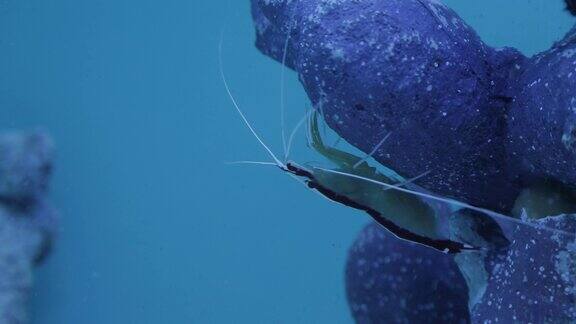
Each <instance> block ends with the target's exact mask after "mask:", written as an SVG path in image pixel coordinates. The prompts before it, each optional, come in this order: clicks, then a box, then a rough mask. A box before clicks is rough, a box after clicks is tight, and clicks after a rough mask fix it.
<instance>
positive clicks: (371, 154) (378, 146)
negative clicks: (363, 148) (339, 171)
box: [352, 132, 392, 169]
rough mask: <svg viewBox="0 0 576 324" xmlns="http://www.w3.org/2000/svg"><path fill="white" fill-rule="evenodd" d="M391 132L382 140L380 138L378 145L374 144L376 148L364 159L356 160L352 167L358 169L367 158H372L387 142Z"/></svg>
mask: <svg viewBox="0 0 576 324" xmlns="http://www.w3.org/2000/svg"><path fill="white" fill-rule="evenodd" d="M391 134H392V132H389V133H388V134H386V136H384V138H383V139H382V140H380V142H379V143H378V144H376V146H374V148H373V149H372V151H371V152H370V154H368V155H366V156H365V157H364V158H363V159H362V160H360V161H358V162H356V164H354V165H353V166H352V169H356V168H357V167H358V166H359V165H360V164H362V163H364V162H366V160H368V159H369V158H371V157H372V156H373V155H374V154H375V153H376V151H378V150H379V149H380V147H382V145H383V144H384V142H386V140H387V139H388V137H390V135H391Z"/></svg>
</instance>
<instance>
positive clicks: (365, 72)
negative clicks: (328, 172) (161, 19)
mask: <svg viewBox="0 0 576 324" xmlns="http://www.w3.org/2000/svg"><path fill="white" fill-rule="evenodd" d="M252 8H253V16H254V20H255V25H256V29H257V40H256V45H257V46H258V48H259V49H260V50H261V51H262V52H263V53H265V54H267V55H269V56H270V57H272V58H274V59H276V60H279V61H281V60H282V58H283V51H284V47H285V46H284V45H285V44H286V38H287V35H290V40H289V41H288V42H287V46H286V49H287V51H286V65H287V66H288V67H291V68H293V69H294V70H295V71H296V72H297V73H298V74H299V77H300V80H301V81H302V84H303V85H304V88H305V89H306V92H307V93H308V96H309V98H310V99H311V100H312V102H313V104H314V105H315V107H316V108H317V109H319V110H320V111H321V112H322V113H323V114H324V117H325V120H326V122H327V123H328V124H329V125H330V127H331V128H333V129H334V130H335V131H336V132H337V133H339V134H340V135H341V136H342V137H343V138H344V139H346V140H347V141H348V142H350V143H352V144H353V145H354V146H356V147H358V148H360V149H361V150H363V151H365V152H370V151H372V149H373V148H374V147H375V146H376V145H377V143H379V142H380V141H381V140H382V138H384V137H385V136H386V135H387V134H388V133H390V134H391V135H390V137H389V139H388V140H387V141H386V142H385V143H384V145H382V147H381V148H380V149H379V150H378V151H377V152H376V154H375V156H374V157H375V159H376V160H378V161H379V162H380V163H382V164H384V165H386V166H388V167H390V168H392V169H393V170H395V171H397V172H398V173H400V174H401V175H402V176H404V177H407V178H411V177H414V176H418V175H420V174H422V173H424V172H427V171H428V172H430V174H428V175H427V176H426V177H425V178H423V179H421V182H420V184H422V185H423V186H424V187H425V188H427V189H429V190H432V191H434V192H436V193H438V194H442V195H446V196H451V197H454V198H458V199H461V200H465V201H467V202H469V203H473V204H476V205H480V206H483V207H488V208H493V209H496V210H506V209H508V208H510V207H511V205H512V203H513V201H514V198H515V196H516V194H517V193H518V190H519V188H518V187H517V185H516V183H514V182H512V181H510V180H511V179H513V178H514V175H513V172H511V171H510V170H508V169H507V168H506V163H504V162H505V161H506V151H505V149H504V143H505V141H506V118H505V114H506V111H507V109H508V108H509V106H510V103H511V101H512V98H511V95H512V94H511V93H509V89H510V87H509V80H511V79H512V77H513V76H514V75H516V74H517V73H519V70H520V69H521V67H522V66H523V65H524V64H525V60H526V59H525V58H524V57H523V56H522V55H521V54H520V53H519V52H518V51H516V50H514V49H510V48H504V49H500V50H495V49H493V48H490V47H488V46H486V45H485V44H484V43H483V42H482V41H481V40H480V39H479V37H478V36H477V35H476V33H475V32H474V31H473V30H472V28H470V27H469V26H468V25H466V23H465V22H464V21H462V20H461V19H460V18H459V17H458V16H457V15H456V14H455V13H454V12H453V11H452V10H450V9H448V8H447V7H445V6H444V5H442V4H441V3H439V2H438V1H432V0H386V1H382V0H378V1H376V0H371V1H350V0H340V1H328V0H304V1H279V0H276V1H268V0H252Z"/></svg>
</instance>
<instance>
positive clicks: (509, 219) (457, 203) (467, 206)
mask: <svg viewBox="0 0 576 324" xmlns="http://www.w3.org/2000/svg"><path fill="white" fill-rule="evenodd" d="M312 168H314V169H316V170H320V171H324V172H327V173H332V174H338V175H341V176H345V177H349V178H354V179H359V180H363V181H367V182H371V183H374V184H377V185H381V186H383V187H386V188H390V189H393V190H396V191H401V192H404V193H407V194H411V195H414V196H418V197H422V198H427V199H430V200H435V201H439V202H443V203H447V204H452V205H455V206H458V207H461V208H465V209H469V210H473V211H477V212H479V213H482V214H484V215H487V216H491V217H494V218H496V219H500V220H502V221H507V222H513V223H516V224H519V225H523V226H532V225H531V224H529V223H526V222H524V221H522V220H520V219H516V218H513V217H509V216H506V215H503V214H500V213H497V212H495V211H492V210H489V209H486V208H481V207H476V206H473V205H470V204H467V203H464V202H461V201H458V200H455V199H450V198H443V197H439V196H436V195H432V194H428V193H424V192H418V191H414V190H410V189H406V188H402V187H399V186H397V185H393V184H389V183H385V182H381V181H378V180H373V179H370V178H367V177H363V176H359V175H355V174H351V173H346V172H341V171H337V170H330V169H326V168H322V167H312ZM532 227H534V226H532ZM541 228H542V229H546V230H548V231H551V232H553V233H559V234H563V235H567V236H571V237H574V236H576V234H574V233H570V232H566V231H562V230H559V229H554V228H550V227H541Z"/></svg>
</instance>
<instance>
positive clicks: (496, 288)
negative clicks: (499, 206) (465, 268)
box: [472, 215, 576, 323]
mask: <svg viewBox="0 0 576 324" xmlns="http://www.w3.org/2000/svg"><path fill="white" fill-rule="evenodd" d="M532 223H533V224H535V225H536V226H537V227H536V228H532V227H527V226H518V227H516V229H515V231H514V232H513V233H511V237H512V238H513V240H512V243H511V245H510V247H509V248H508V250H507V253H506V255H505V256H504V257H503V259H502V261H501V262H499V263H496V264H495V265H494V267H493V268H492V269H491V270H490V272H491V273H490V280H489V281H488V284H487V287H486V291H485V292H484V296H483V298H482V300H481V301H480V303H479V304H477V305H476V306H475V307H474V308H473V312H472V316H473V319H474V322H477V323H574V322H576V236H575V235H576V234H574V233H576V216H575V215H563V216H556V217H547V218H544V219H540V220H536V221H532ZM543 227H547V228H553V229H558V230H561V231H565V232H568V233H571V235H565V234H562V233H554V232H551V231H549V230H545V229H544V228H543Z"/></svg>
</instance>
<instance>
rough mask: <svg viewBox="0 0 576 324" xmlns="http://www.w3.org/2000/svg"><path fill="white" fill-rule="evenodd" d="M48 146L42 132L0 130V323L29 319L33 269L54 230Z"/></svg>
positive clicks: (46, 137) (43, 253) (41, 257)
mask: <svg viewBox="0 0 576 324" xmlns="http://www.w3.org/2000/svg"><path fill="white" fill-rule="evenodd" d="M52 151H53V147H52V142H51V140H50V139H49V138H48V136H47V135H46V134H43V133H40V132H34V133H15V132H14V133H6V134H3V135H0V323H9V324H20V323H26V322H27V320H28V316H27V310H26V306H27V301H28V297H29V295H30V292H31V288H32V277H33V275H32V271H33V269H34V266H35V265H37V264H38V263H39V262H41V261H42V260H43V259H44V257H45V256H46V255H47V254H48V252H49V250H50V246H51V243H52V239H53V237H54V234H55V232H56V222H57V218H56V212H55V211H54V209H53V208H52V206H51V205H50V203H49V202H48V201H47V199H46V193H47V189H48V182H49V178H50V174H51V170H52Z"/></svg>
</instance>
